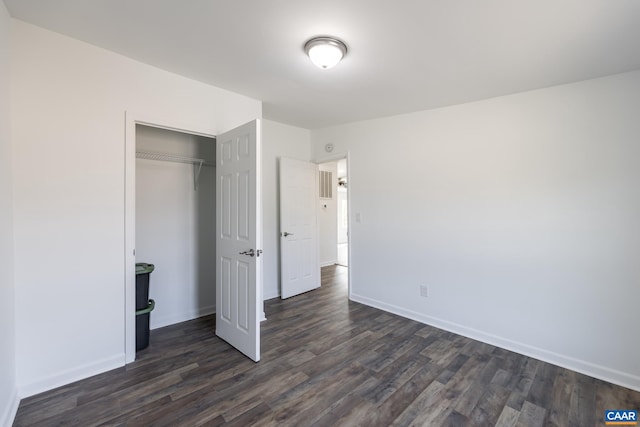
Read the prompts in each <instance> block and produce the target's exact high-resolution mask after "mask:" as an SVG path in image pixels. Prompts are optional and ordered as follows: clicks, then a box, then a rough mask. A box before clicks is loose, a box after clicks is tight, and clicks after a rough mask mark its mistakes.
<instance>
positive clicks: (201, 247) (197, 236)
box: [136, 125, 216, 329]
mask: <svg viewBox="0 0 640 427" xmlns="http://www.w3.org/2000/svg"><path fill="white" fill-rule="evenodd" d="M136 152H137V153H140V152H144V153H162V154H167V155H170V156H167V157H166V158H165V159H164V160H151V159H148V158H136V262H148V263H151V264H154V265H155V271H154V272H153V273H151V284H150V290H149V297H150V298H152V299H154V300H155V302H156V306H155V309H154V311H153V312H152V313H151V329H155V328H160V327H163V326H167V325H171V324H174V323H178V322H183V321H185V320H190V319H195V318H197V317H200V316H205V315H208V314H211V313H214V312H215V304H216V302H215V294H216V287H215V278H216V274H215V273H216V272H215V268H216V267H215V264H216V263H215V259H216V258H215V217H216V216H215V212H216V209H215V200H216V197H215V196H216V194H215V189H216V174H215V167H214V166H213V165H215V139H213V138H207V137H202V136H197V135H191V134H185V133H180V132H174V131H170V130H165V129H159V128H154V127H149V126H142V125H137V126H136ZM171 156H175V157H173V158H172V157H171ZM137 157H138V156H137ZM176 157H179V158H194V159H203V160H204V162H205V163H204V165H203V166H202V168H200V173H199V175H197V188H196V185H194V184H196V182H195V175H196V174H197V170H198V168H199V165H198V163H197V162H196V163H184V162H179V161H175V158H176ZM172 159H173V161H172ZM194 171H195V172H196V174H194Z"/></svg>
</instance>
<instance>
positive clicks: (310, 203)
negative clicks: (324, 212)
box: [280, 158, 320, 298]
mask: <svg viewBox="0 0 640 427" xmlns="http://www.w3.org/2000/svg"><path fill="white" fill-rule="evenodd" d="M317 183H318V166H317V165H315V164H313V163H309V162H303V161H300V160H294V159H287V158H281V159H280V239H281V267H282V283H281V297H282V298H289V297H292V296H294V295H298V294H301V293H303V292H307V291H310V290H312V289H316V288H318V287H320V265H319V262H318V225H317V212H316V200H317Z"/></svg>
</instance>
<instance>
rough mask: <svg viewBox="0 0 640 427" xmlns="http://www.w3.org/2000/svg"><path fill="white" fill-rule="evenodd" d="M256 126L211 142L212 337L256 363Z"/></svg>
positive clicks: (258, 238) (258, 292)
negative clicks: (213, 186)
mask: <svg viewBox="0 0 640 427" xmlns="http://www.w3.org/2000/svg"><path fill="white" fill-rule="evenodd" d="M260 159H261V157H260V122H259V121H258V120H255V121H252V122H249V123H247V124H245V125H242V126H240V127H238V128H236V129H233V130H231V131H229V132H226V133H224V134H222V135H218V136H217V138H216V186H217V187H216V188H217V191H216V203H217V208H216V211H217V212H218V215H217V219H216V235H217V238H216V258H217V261H216V269H217V271H216V335H218V336H219V337H220V338H222V339H223V340H225V341H227V342H228V343H229V344H231V345H232V346H234V347H235V348H237V349H238V350H240V351H241V352H242V353H244V354H245V355H247V356H248V357H249V358H251V359H252V360H254V361H256V362H257V361H258V360H260V316H259V311H260V313H261V312H262V304H261V289H260V288H259V286H260V285H261V282H260V277H261V274H260V264H261V263H260V261H261V259H259V256H260V253H261V252H262V251H261V250H260V247H261V246H260V245H261V243H262V242H261V230H260V226H261V217H260V214H261V212H260V206H261V205H260V191H259V190H260V186H259V179H260V169H259V165H260Z"/></svg>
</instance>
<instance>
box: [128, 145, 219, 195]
mask: <svg viewBox="0 0 640 427" xmlns="http://www.w3.org/2000/svg"><path fill="white" fill-rule="evenodd" d="M136 158H138V159H147V160H160V161H163V162H176V163H187V164H192V165H193V189H194V190H197V189H198V180H199V179H200V171H201V170H202V166H212V167H215V166H216V165H215V163H211V162H207V161H206V160H205V159H197V158H194V157H185V156H176V155H175V154H167V153H155V152H152V151H136Z"/></svg>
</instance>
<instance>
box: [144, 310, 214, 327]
mask: <svg viewBox="0 0 640 427" xmlns="http://www.w3.org/2000/svg"><path fill="white" fill-rule="evenodd" d="M215 312H216V306H215V305H208V306H205V307H200V308H198V309H197V310H191V311H187V312H184V313H178V314H173V315H171V316H165V317H157V316H154V315H153V312H151V325H150V329H158V328H164V327H165V326H169V325H175V324H176V323H180V322H186V321H187V320H193V319H197V318H198V317H203V316H208V315H210V314H214V313H215Z"/></svg>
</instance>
